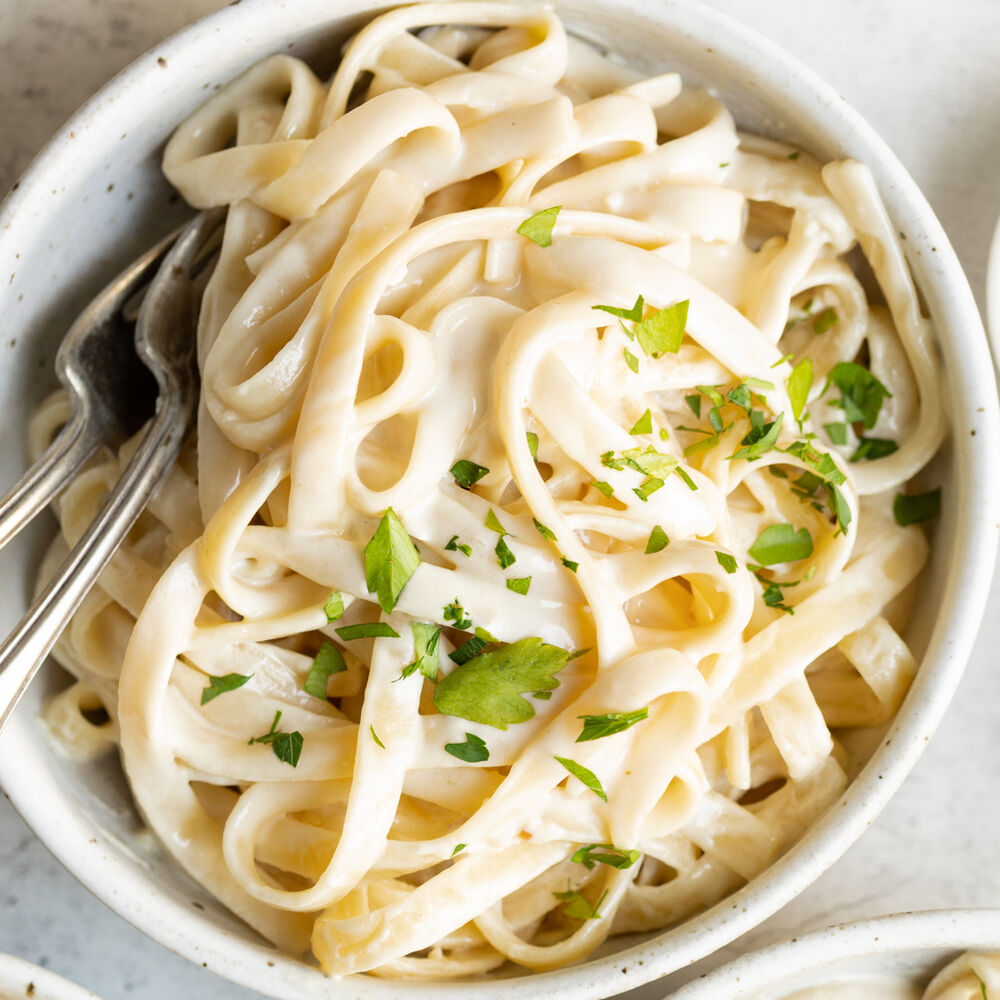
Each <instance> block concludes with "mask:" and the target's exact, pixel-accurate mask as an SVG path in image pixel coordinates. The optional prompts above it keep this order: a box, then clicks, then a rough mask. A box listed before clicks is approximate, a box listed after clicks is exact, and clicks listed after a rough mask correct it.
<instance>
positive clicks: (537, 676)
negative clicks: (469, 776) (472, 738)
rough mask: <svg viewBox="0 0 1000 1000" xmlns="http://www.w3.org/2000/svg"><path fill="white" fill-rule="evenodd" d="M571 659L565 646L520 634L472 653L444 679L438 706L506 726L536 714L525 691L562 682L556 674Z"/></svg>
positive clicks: (436, 695) (438, 690) (450, 712)
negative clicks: (490, 649)
mask: <svg viewBox="0 0 1000 1000" xmlns="http://www.w3.org/2000/svg"><path fill="white" fill-rule="evenodd" d="M567 662H569V653H568V652H567V651H566V650H565V649H560V648H559V647H558V646H551V645H549V644H548V643H545V642H543V641H542V640H541V639H539V638H530V639H519V640H518V641H517V642H511V643H508V644H507V645H504V646H501V647H500V648H499V649H496V650H493V651H491V652H486V653H480V654H479V655H477V656H474V657H472V658H471V659H470V660H468V661H467V662H465V663H463V664H462V665H460V666H459V667H457V668H456V669H455V670H453V671H452V672H451V673H450V674H448V675H447V677H444V678H442V679H441V680H440V681H439V682H438V685H437V687H436V688H435V689H434V705H435V707H436V708H437V710H438V711H439V712H440V713H441V714H442V715H453V716H457V717H458V718H460V719H468V720H469V721H470V722H480V723H482V724H484V725H487V726H493V727H495V728H496V729H506V728H507V727H508V726H509V725H511V724H514V723H518V722H527V721H528V719H532V718H534V716H535V710H534V708H533V707H532V706H531V703H530V702H529V701H528V700H527V699H525V698H523V697H521V695H522V694H524V693H525V692H535V691H551V690H552V689H553V688H555V687H558V686H559V681H557V680H556V678H555V676H554V675H555V674H557V673H558V672H559V671H560V670H562V669H563V667H565V666H566V664H567Z"/></svg>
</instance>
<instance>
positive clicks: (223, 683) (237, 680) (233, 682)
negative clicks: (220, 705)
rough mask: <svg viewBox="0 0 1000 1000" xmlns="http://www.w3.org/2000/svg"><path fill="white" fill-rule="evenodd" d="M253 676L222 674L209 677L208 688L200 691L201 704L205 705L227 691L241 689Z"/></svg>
mask: <svg viewBox="0 0 1000 1000" xmlns="http://www.w3.org/2000/svg"><path fill="white" fill-rule="evenodd" d="M251 677H253V674H222V675H221V676H218V677H216V676H209V678H208V687H205V688H202V689H201V703H202V704H203V705H207V704H208V703H209V702H210V701H211V700H212V699H213V698H218V697H219V695H220V694H225V693H226V692H227V691H235V690H236V689H237V688H241V687H243V685H244V684H246V682H247V681H248V680H250V678H251Z"/></svg>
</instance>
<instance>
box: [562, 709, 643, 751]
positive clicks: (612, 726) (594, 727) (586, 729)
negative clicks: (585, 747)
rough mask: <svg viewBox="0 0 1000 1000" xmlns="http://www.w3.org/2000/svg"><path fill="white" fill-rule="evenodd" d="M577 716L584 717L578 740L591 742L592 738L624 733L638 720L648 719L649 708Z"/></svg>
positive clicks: (578, 741) (579, 741) (598, 738)
mask: <svg viewBox="0 0 1000 1000" xmlns="http://www.w3.org/2000/svg"><path fill="white" fill-rule="evenodd" d="M577 718H578V719H583V729H582V730H581V731H580V735H579V736H577V738H576V742H577V743H589V742H590V741H591V740H600V739H603V738H604V737H605V736H614V735H615V733H623V732H625V730H626V729H629V728H631V727H632V726H634V725H635V724H636V723H637V722H642V721H643V719H648V718H649V709H648V708H640V709H638V710H636V711H635V712H606V713H605V714H604V715H578V716H577Z"/></svg>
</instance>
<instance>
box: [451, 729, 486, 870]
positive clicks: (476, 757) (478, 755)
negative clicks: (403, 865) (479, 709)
mask: <svg viewBox="0 0 1000 1000" xmlns="http://www.w3.org/2000/svg"><path fill="white" fill-rule="evenodd" d="M444 748H445V750H447V751H448V753H450V754H451V755H452V757H457V758H458V759H459V760H463V761H465V763H466V764H481V763H482V762H483V761H484V760H489V759H490V752H489V750H488V749H487V747H486V741H485V740H483V739H481V738H480V737H478V736H476V734H475V733H466V734H465V742H464V743H445V745H444ZM453 856H454V855H453Z"/></svg>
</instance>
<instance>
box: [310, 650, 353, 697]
mask: <svg viewBox="0 0 1000 1000" xmlns="http://www.w3.org/2000/svg"><path fill="white" fill-rule="evenodd" d="M346 669H347V664H346V663H345V662H344V656H343V654H342V653H341V652H340V650H339V649H337V647H336V646H335V645H334V644H333V643H332V642H330V640H329V639H324V640H323V645H322V646H320V647H319V652H318V653H317V654H316V656H315V658H314V659H313V661H312V666H311V667H310V668H309V675H308V676H307V677H306V682H305V684H303V685H302V690H303V691H305V692H306V693H307V694H311V695H312V696H313V697H314V698H322V699H324V700H325V699H326V682H327V681H328V680H329V679H330V677H331V675H333V674H342V673H343V672H344V671H345V670H346Z"/></svg>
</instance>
